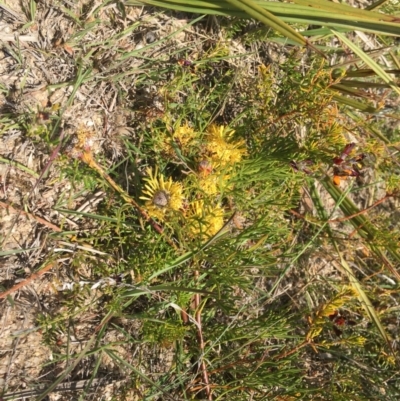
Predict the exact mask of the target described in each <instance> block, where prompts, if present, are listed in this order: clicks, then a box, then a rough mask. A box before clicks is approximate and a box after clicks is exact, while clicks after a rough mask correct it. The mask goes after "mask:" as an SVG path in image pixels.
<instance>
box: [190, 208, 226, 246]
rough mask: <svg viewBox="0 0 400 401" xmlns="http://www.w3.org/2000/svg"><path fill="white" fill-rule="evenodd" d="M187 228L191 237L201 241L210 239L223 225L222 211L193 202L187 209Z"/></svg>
mask: <svg viewBox="0 0 400 401" xmlns="http://www.w3.org/2000/svg"><path fill="white" fill-rule="evenodd" d="M188 220H189V227H190V234H191V235H192V236H193V237H196V236H197V237H201V239H204V238H207V237H212V236H213V235H215V234H216V233H217V232H218V231H219V230H220V229H221V228H222V226H223V225H224V211H223V209H222V208H221V207H220V206H219V205H217V206H215V207H212V206H210V205H205V204H204V202H203V201H195V202H193V203H192V204H191V205H190V208H189V216H188Z"/></svg>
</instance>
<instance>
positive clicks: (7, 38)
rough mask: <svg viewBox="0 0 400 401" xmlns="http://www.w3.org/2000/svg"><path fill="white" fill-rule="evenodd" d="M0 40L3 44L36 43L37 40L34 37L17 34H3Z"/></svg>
mask: <svg viewBox="0 0 400 401" xmlns="http://www.w3.org/2000/svg"><path fill="white" fill-rule="evenodd" d="M1 40H4V41H5V42H14V41H17V40H18V41H20V42H37V41H38V38H37V37H36V36H35V35H18V34H17V33H3V34H2V36H1Z"/></svg>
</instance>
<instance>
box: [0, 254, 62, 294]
mask: <svg viewBox="0 0 400 401" xmlns="http://www.w3.org/2000/svg"><path fill="white" fill-rule="evenodd" d="M54 264H55V263H54V262H52V263H49V264H48V265H47V266H45V267H44V268H43V269H42V270H40V271H38V272H37V273H33V274H31V276H30V277H28V278H27V279H26V280H24V281H21V282H20V283H18V284H15V285H14V287H12V288H10V289H9V290H7V291H4V292H2V293H0V299H2V298H6V297H7V296H8V295H10V294H12V293H13V292H15V291H17V290H18V289H20V288H21V287H25V286H26V285H28V284H29V283H30V282H31V281H33V280H35V279H37V278H38V277H40V276H43V274H44V273H46V272H48V271H49V270H50V269H51V268H52V267H53V266H54Z"/></svg>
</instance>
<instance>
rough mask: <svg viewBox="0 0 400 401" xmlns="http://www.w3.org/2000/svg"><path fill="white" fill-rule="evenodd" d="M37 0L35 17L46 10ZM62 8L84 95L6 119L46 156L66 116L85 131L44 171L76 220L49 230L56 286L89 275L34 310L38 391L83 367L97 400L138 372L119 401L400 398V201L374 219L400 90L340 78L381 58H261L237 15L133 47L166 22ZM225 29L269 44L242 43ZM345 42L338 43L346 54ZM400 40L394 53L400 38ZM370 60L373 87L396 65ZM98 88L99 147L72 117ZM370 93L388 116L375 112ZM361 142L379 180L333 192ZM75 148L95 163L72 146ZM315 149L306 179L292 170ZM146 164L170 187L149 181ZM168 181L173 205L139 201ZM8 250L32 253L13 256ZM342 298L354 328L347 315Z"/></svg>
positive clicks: (76, 131) (391, 162)
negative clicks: (338, 160)
mask: <svg viewBox="0 0 400 401" xmlns="http://www.w3.org/2000/svg"><path fill="white" fill-rule="evenodd" d="M34 4H35V3H33V2H31V3H30V7H29V8H27V9H26V12H27V13H29V21H34V20H35V18H39V17H38V12H39V15H40V11H41V10H39V5H38V7H37V8H36V7H34ZM118 5H119V6H120V7H122V4H118ZM59 7H60V8H59V10H58V12H60V13H62V14H63V15H64V18H67V17H68V18H69V19H71V21H72V22H71V24H72V26H73V32H72V33H71V35H70V37H69V38H66V39H65V43H66V44H67V46H70V47H71V48H72V49H74V56H73V58H72V59H73V63H74V64H75V76H74V79H73V80H72V81H68V82H57V83H53V85H51V87H52V89H55V88H60V87H68V86H72V91H71V92H70V94H69V97H68V100H67V101H66V103H64V104H61V105H57V106H58V107H53V108H52V109H50V108H48V109H46V111H47V112H49V113H50V115H51V118H50V120H49V121H48V122H46V123H45V124H41V123H37V120H36V118H35V113H36V111H35V110H34V111H33V112H32V110H31V111H30V112H29V113H28V112H25V113H19V115H17V114H16V113H15V112H11V113H8V114H7V115H5V117H3V120H1V121H0V124H1V126H0V132H2V135H5V133H7V132H10V130H12V129H20V130H21V131H22V132H23V134H24V135H25V139H26V140H27V141H28V140H34V141H35V142H36V143H39V144H40V145H41V146H42V147H43V148H44V149H46V151H47V152H48V154H49V155H50V154H51V151H52V150H53V149H54V148H55V146H57V145H58V144H59V138H58V136H57V134H58V132H59V129H60V128H59V127H60V126H62V125H63V123H64V122H67V127H65V128H64V129H66V130H69V131H68V132H69V134H68V135H66V139H65V140H64V141H65V143H63V144H62V147H61V150H60V156H59V157H58V158H57V159H56V160H53V161H52V163H51V167H52V168H53V169H56V170H55V171H57V174H58V175H57V176H55V175H54V172H53V174H52V175H51V177H50V178H49V179H47V178H46V177H41V178H39V182H41V183H44V182H45V183H46V185H47V186H48V185H50V184H51V183H53V184H54V183H55V182H57V183H68V186H67V185H65V190H64V191H62V193H61V195H60V196H59V197H58V199H56V200H55V202H54V205H53V206H52V209H53V210H55V211H57V212H60V213H62V215H61V217H59V221H58V223H59V224H58V225H59V226H60V228H61V230H60V231H59V232H49V233H48V238H49V241H50V243H51V244H52V247H49V248H48V249H50V250H48V251H46V252H44V253H43V255H42V259H43V260H47V261H50V260H54V259H58V260H59V261H60V267H59V269H60V274H59V276H58V278H54V279H53V280H52V285H53V286H54V288H57V287H59V288H60V287H62V284H63V283H65V282H69V283H74V284H73V285H72V284H71V285H70V288H69V289H68V290H66V291H58V292H57V294H58V295H57V302H55V304H54V306H53V307H52V308H51V309H49V310H47V311H42V312H41V313H40V314H38V315H37V318H36V321H37V326H38V327H39V328H40V330H41V332H42V335H43V342H44V343H45V344H46V345H47V346H48V347H49V348H50V349H51V350H52V353H53V359H52V360H51V361H45V362H44V366H43V373H49V372H52V371H53V370H56V369H57V370H58V371H61V373H59V374H58V376H57V378H55V379H54V380H53V381H52V383H51V384H49V383H47V385H46V389H45V390H43V391H42V393H41V395H40V396H38V398H36V399H37V400H41V399H45V397H46V395H47V394H49V393H50V392H52V391H54V389H56V387H57V385H59V383H61V382H64V381H67V380H68V379H73V380H75V379H76V378H77V377H79V378H81V379H83V380H86V382H85V389H84V390H82V391H80V392H79V393H78V395H77V397H80V398H79V399H81V400H85V399H90V391H92V390H91V389H90V387H91V384H92V383H94V380H95V379H97V378H102V377H104V376H106V375H107V374H114V375H115V377H117V378H119V379H122V378H123V379H124V380H125V382H124V386H123V388H122V389H120V390H119V391H118V392H116V393H115V395H114V399H115V400H123V399H126V400H130V399H142V400H156V399H165V400H167V399H171V400H177V399H183V400H191V399H212V400H225V399H229V400H249V399H254V400H262V399H268V400H301V399H304V400H311V399H312V400H371V399H373V400H397V399H398V397H399V393H400V388H399V387H400V386H399V379H398V374H399V361H398V357H397V356H396V350H397V348H398V345H397V340H396V338H397V337H398V319H397V315H398V306H397V304H398V301H399V293H398V277H397V274H398V273H397V270H398V266H399V260H400V257H399V253H398V243H399V239H398V238H399V235H400V233H399V225H398V223H396V221H395V217H394V216H395V214H396V213H398V211H397V209H396V205H395V204H392V205H391V207H387V208H386V209H384V208H382V207H381V206H382V204H384V203H383V202H382V204H380V205H377V206H376V207H375V208H371V209H370V210H368V211H366V212H362V213H359V212H360V210H361V209H365V208H367V207H369V206H371V205H373V204H374V202H376V201H378V200H379V199H380V198H381V197H382V196H380V194H382V188H383V189H384V192H386V191H387V192H388V193H389V194H390V199H394V200H396V201H397V198H396V196H397V193H398V190H399V181H398V179H397V175H398V166H397V161H396V152H397V146H398V145H397V142H398V136H399V129H398V125H397V126H396V127H395V128H394V129H393V128H391V124H393V125H394V124H395V119H390V118H389V117H386V118H377V117H376V114H374V113H375V111H376V110H377V109H379V107H381V106H380V104H378V103H379V102H385V101H386V102H387V103H389V101H390V100H391V99H393V98H391V96H394V95H393V94H389V92H385V94H382V92H380V88H372V89H371V91H370V92H369V93H366V92H363V93H362V95H363V96H366V97H364V98H363V97H361V92H357V93H353V94H352V96H351V97H348V96H347V94H346V93H345V91H344V88H343V87H338V86H336V87H335V85H339V84H341V79H350V78H352V77H351V73H352V72H357V69H356V68H355V66H357V68H359V69H367V68H370V69H374V68H373V67H375V62H379V61H377V60H375V61H373V62H372V61H371V59H370V58H365V57H364V55H363V54H362V53H360V54H358V56H360V57H361V59H357V60H352V63H351V64H344V63H343V61H341V62H342V63H343V65H336V66H335V67H333V68H332V67H331V66H330V65H331V64H330V63H329V62H328V61H326V60H324V59H323V58H320V57H317V56H315V55H313V56H310V55H309V54H307V53H306V51H304V50H303V49H299V48H297V47H295V48H294V47H290V46H286V47H285V46H277V47H276V49H277V51H278V52H279V55H280V57H281V60H280V61H279V62H271V63H270V64H269V65H268V66H265V65H263V64H262V63H260V61H259V60H260V59H257V58H255V54H258V55H261V54H264V53H265V52H266V51H267V50H268V48H267V47H266V45H265V43H263V42H260V38H264V36H262V35H264V33H265V32H262V30H260V32H259V33H258V31H257V30H254V29H253V28H254V26H252V25H250V23H241V24H240V26H239V27H238V25H236V21H235V20H233V19H231V20H230V19H228V18H227V17H225V19H224V20H222V22H223V26H224V27H225V28H224V29H223V30H222V31H221V35H222V39H221V40H216V37H217V36H214V37H212V34H211V33H209V32H208V31H207V29H204V27H205V25H206V24H205V23H204V19H203V18H202V17H199V18H197V19H196V20H192V21H191V22H190V23H188V24H187V25H184V26H182V27H181V28H180V29H178V30H177V29H175V30H173V31H172V33H169V34H168V35H166V36H163V37H162V38H157V40H155V41H153V42H152V43H150V44H146V45H145V46H144V47H141V48H140V47H136V48H134V49H133V48H132V47H133V44H135V40H137V38H138V37H141V36H143V32H145V31H146V26H147V25H146V24H150V23H151V18H150V16H145V17H143V18H140V19H138V20H137V21H136V22H134V23H129V24H127V23H126V21H127V20H124V18H123V12H122V11H120V10H118V9H114V8H110V9H107V8H106V3H104V4H103V5H101V6H99V8H97V9H96V10H94V12H93V13H92V15H91V17H90V19H89V20H87V19H86V17H87V16H86V14H85V13H87V12H89V11H88V10H86V9H84V10H80V11H79V10H77V9H70V8H69V6H66V5H62V6H59ZM105 10H108V11H105ZM129 10H130V8H129V7H126V8H125V11H124V12H125V13H126V12H129ZM78 11H79V12H78ZM102 12H105V13H106V14H102ZM387 12H393V10H391V9H390V8H388V9H387ZM105 16H106V17H107V18H105ZM172 16H173V14H172ZM168 18H170V17H168ZM171 18H172V17H171ZM218 21H219V20H218V19H217V22H218ZM227 21H228V22H229V21H232V24H229V23H228V24H226V22H227ZM209 22H210V21H209ZM201 24H203V25H201ZM225 24H226V25H225ZM191 26H195V27H196V29H198V30H199V31H200V32H201V35H199V38H200V39H198V40H197V41H193V43H191V42H188V43H185V44H184V46H181V47H178V46H177V43H176V42H174V38H176V37H177V36H178V35H179V33H181V32H184V30H190V28H191ZM239 28H240V29H239ZM102 29H105V31H103V30H102ZM106 29H108V30H109V31H107V30H106ZM248 32H250V34H248ZM96 35H98V36H99V39H96V40H93V36H96ZM130 35H133V36H130ZM135 35H137V36H135ZM343 35H344V34H343ZM338 36H339V37H341V34H338ZM131 37H134V38H135V40H133V41H132V42H130V41H129V40H128V38H131ZM224 38H234V39H235V40H236V41H238V42H240V41H241V40H242V39H243V43H246V44H248V45H252V46H253V47H252V49H251V50H249V52H248V53H245V52H241V53H240V54H236V53H235V54H234V55H232V49H231V48H230V47H229V43H228V42H224V40H223V39H224ZM375 38H376V39H377V40H378V41H379V40H381V36H379V35H377V36H375ZM211 39H212V40H211ZM319 39H320V42H318V45H321V46H325V45H326V44H327V41H325V40H323V39H321V37H319ZM329 40H330V39H329ZM385 40H387V41H390V40H391V39H388V37H385ZM132 43H133V44H132ZM199 46H201V50H200V51H199ZM159 47H162V49H164V50H163V51H159V52H158V53H157V52H156V53H154V54H155V55H153V53H151V52H152V51H153V50H154V51H156V50H157V49H158V48H159ZM65 50H66V52H67V53H68V54H69V47H66V48H65ZM333 50H336V51H337V55H338V56H337V57H339V58H340V57H341V56H342V54H343V48H339V47H337V48H335V49H333ZM61 51H63V50H61ZM391 51H392V53H393V56H394V58H396V57H397V58H398V55H399V52H398V48H395V47H393V48H392V50H391ZM18 54H19V53H18ZM68 54H66V53H65V51H64V52H63V53H62V57H65V56H66V57H69V55H68ZM364 54H365V53H364ZM354 57H355V56H354ZM179 59H185V60H190V61H191V63H193V65H190V66H185V65H183V66H182V65H180V64H179V63H178V62H177V61H178V60H179ZM360 60H362V61H360ZM394 64H395V63H394ZM371 66H373V67H371ZM337 68H342V70H341V75H338V73H337V71H338V70H337ZM393 68H396V66H394V67H393ZM374 71H375V73H376V75H375V74H373V76H372V78H368V79H367V78H366V79H365V80H364V81H363V82H365V83H366V85H368V84H371V82H372V83H373V82H378V81H377V78H376V77H377V76H381V77H382V76H383V79H386V78H387V75H385V74H382V72H381V70H378V71H379V72H376V70H374ZM335 74H336V75H335ZM346 74H347V76H346ZM356 78H357V79H358V80H361V79H362V78H359V77H356ZM379 82H381V81H379ZM386 83H388V84H390V85H391V86H392V88H394V85H393V83H392V82H391V81H389V80H387V79H386ZM345 86H346V85H345ZM348 86H351V85H350V84H348ZM372 86H373V85H372V84H371V87H372ZM105 87H106V88H107V90H104V88H105ZM339 90H340V93H339V92H338V91H339ZM87 93H91V94H92V97H93V98H95V99H96V101H97V103H96V102H91V97H90V96H87V98H86V101H87V103H86V104H83V103H82V109H85V108H87V110H88V111H89V112H90V113H92V114H93V115H102V122H103V125H102V126H96V130H98V131H99V132H100V134H97V135H100V137H101V140H102V141H103V142H102V144H101V145H100V147H99V149H98V151H96V152H93V153H91V151H89V150H88V147H87V146H86V147H85V146H84V145H83V142H85V141H87V140H88V138H89V139H90V137H91V136H94V135H95V134H94V131H95V129H94V128H90V127H89V128H88V127H83V126H74V125H73V123H71V118H70V117H66V116H68V111H69V110H71V108H72V107H73V106H74V105H77V104H79V102H82V100H80V99H82V96H85V94H87ZM340 96H342V97H340ZM379 96H380V97H379ZM345 99H347V100H345ZM355 99H357V102H359V103H357V104H356V103H355ZM377 99H378V100H377ZM335 100H336V101H335ZM101 102H103V103H101ZM351 102H353V103H352V104H353V106H354V107H351V106H349V105H348V103H351ZM369 104H371V105H372V106H371V107H372V109H373V110H372V111H373V113H368V112H364V113H363V112H361V111H360V110H362V108H363V106H365V105H369ZM53 106H54V105H53ZM368 107H369V106H368ZM82 109H81V110H80V111H79V112H82ZM74 112H75V113H77V111H76V110H75V111H74ZM391 114H392V115H393V116H395V117H396V116H397V118H398V111H393V113H391ZM78 117H79V115H78V114H77V117H76V118H77V120H78ZM119 118H123V121H122V120H119ZM68 124H69V126H68ZM107 127H108V128H107ZM213 127H214V128H213ZM107 129H108V131H107ZM180 129H182V131H180ZM219 130H220V131H219ZM104 132H107V134H104ZM82 138H83V139H82ZM110 138H111V139H110ZM71 139H75V142H73V141H72V143H73V145H71V141H70V140H71ZM351 141H357V143H358V144H357V151H356V153H361V152H363V153H365V154H366V155H367V158H366V161H365V166H364V167H363V168H362V171H363V173H364V175H365V177H366V178H365V181H364V182H360V181H359V182H357V181H356V179H355V178H349V179H348V180H345V181H344V182H343V183H342V185H341V187H337V186H334V185H333V183H332V166H333V162H332V160H333V158H334V157H337V156H339V155H340V153H341V152H342V150H343V147H344V146H345V145H346V143H348V142H351ZM100 142H101V141H100ZM68 145H70V148H68ZM71 146H72V148H74V150H75V151H77V152H78V151H79V152H80V154H81V155H82V154H84V156H81V158H75V159H73V158H72V157H71V154H72V153H73V152H72V151H71ZM67 148H68V149H69V150H68V151H66V149H67ZM85 155H86V156H85ZM81 159H82V160H81ZM309 160H310V161H312V163H313V164H312V165H307V168H308V169H309V170H310V172H309V174H306V173H305V172H303V171H298V172H296V171H294V170H293V168H292V167H291V165H290V163H291V162H292V161H295V162H296V163H297V164H298V165H299V166H301V163H302V162H305V161H309ZM0 162H1V163H7V164H11V163H12V165H13V166H14V168H16V169H18V168H20V169H21V170H24V171H25V172H27V173H29V172H30V171H31V170H30V169H28V168H27V167H25V166H24V165H23V164H21V163H16V162H13V161H10V160H8V159H7V158H3V157H1V158H0ZM148 168H150V169H152V172H153V173H154V174H155V171H156V169H157V171H158V176H159V177H160V176H162V177H163V179H164V184H160V181H159V180H158V181H157V182H156V181H155V179H154V180H152V181H151V180H149V176H148V175H149V170H148ZM207 169H209V170H207ZM300 170H301V168H300ZM31 173H32V176H33V175H34V174H37V176H36V178H37V177H38V176H39V177H40V173H41V172H40V171H38V172H36V173H34V172H32V171H31ZM214 178H215V179H214ZM169 180H170V181H169ZM151 183H152V184H153V191H152V190H151V186H150V184H151ZM156 184H157V185H159V186H160V187H159V188H158V190H164V191H165V189H166V188H167V190H168V189H169V190H170V193H169V194H168V196H170V198H168V196H167V200H166V201H167V207H166V208H165V209H166V211H165V213H164V210H163V209H162V208H161V207H159V206H160V204H158V206H157V205H154V198H153V201H146V200H145V199H143V198H146V197H147V198H148V197H149V195H148V194H149V192H150V194H151V195H152V196H153V197H154V195H155V192H156V191H155V190H154V186H156ZM168 185H170V186H168ZM174 185H175V186H174ZM178 187H179V188H180V189H179V190H178V189H177V188H178ZM172 188H173V189H172ZM99 190H102V191H104V192H105V196H104V197H103V200H102V201H101V202H100V203H99V204H98V205H97V206H96V207H94V208H91V209H89V211H76V207H74V205H75V202H78V201H79V200H80V199H81V197H82V196H83V195H86V194H91V193H94V192H96V191H99ZM179 191H181V192H179ZM167 192H168V191H167ZM174 195H176V198H177V199H178V200H179V202H178V201H177V204H178V203H179V205H178V206H174V205H172V204H171V203H170V201H171V199H174V198H173V196H174ZM308 195H309V199H310V201H308V203H307V196H308ZM152 196H150V198H151V197H152ZM390 199H389V197H388V201H389V200H390ZM161 202H163V200H161ZM386 202H387V201H386ZM385 204H386V203H385ZM162 205H163V204H161V206H162ZM21 209H22V207H21ZM160 210H162V211H163V213H160ZM72 217H76V218H78V217H79V220H76V221H77V223H76V224H75V226H73V227H71V226H70V225H69V223H68V221H67V220H66V219H67V218H72ZM338 217H345V219H343V221H337V219H338ZM388 223H390V226H389V225H388ZM155 227H156V229H155ZM157 227H159V229H157ZM8 252H10V253H12V254H15V253H16V251H9V250H4V251H2V252H1V254H2V255H6V254H7V253H8ZM43 260H42V262H41V263H40V266H43V265H45V264H46V263H45V264H43ZM62 263H64V266H62ZM38 267H39V265H38V266H35V268H36V269H37V268H38ZM121 277H122V278H121ZM56 291H57V289H56ZM336 311H338V312H339V313H340V314H341V315H342V316H343V320H342V321H341V322H342V323H343V322H347V323H345V324H343V325H342V324H339V323H338V322H339V321H335V318H334V317H333V315H334V312H336ZM87 322H90V323H87ZM74 338H75V339H78V340H74ZM77 341H84V345H83V346H80V347H78V346H77V345H76V342H77ZM80 345H81V344H80ZM110 366H112V368H110ZM13 391H14V389H11V390H10V391H9V390H7V389H6V396H7V392H8V394H9V395H11V393H12V392H13Z"/></svg>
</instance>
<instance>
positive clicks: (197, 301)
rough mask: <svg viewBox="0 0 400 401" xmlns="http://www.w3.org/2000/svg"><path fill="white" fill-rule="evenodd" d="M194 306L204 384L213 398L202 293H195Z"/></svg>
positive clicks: (209, 397)
mask: <svg viewBox="0 0 400 401" xmlns="http://www.w3.org/2000/svg"><path fill="white" fill-rule="evenodd" d="M194 277H195V280H197V279H198V278H199V272H198V270H196V271H195V272H194ZM194 307H195V309H196V314H195V320H196V322H197V338H198V340H199V344H200V351H201V356H200V358H201V363H200V368H201V373H202V374H203V380H204V384H205V386H206V388H205V390H206V394H207V400H212V394H211V388H210V381H209V379H208V372H207V366H206V363H205V361H204V358H203V354H204V348H205V346H204V338H203V331H202V329H201V310H200V294H195V295H194Z"/></svg>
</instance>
